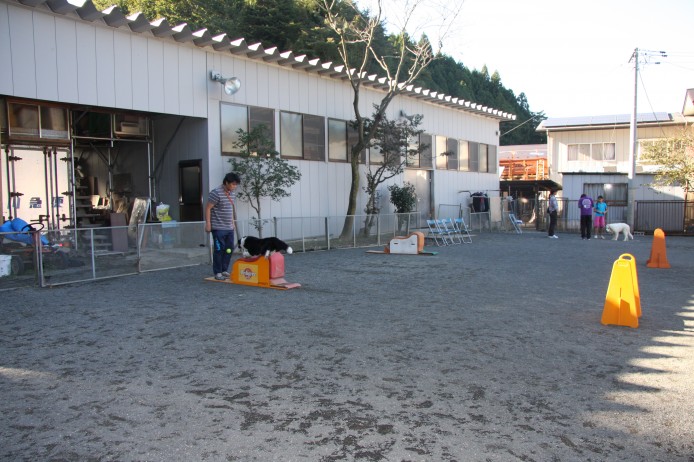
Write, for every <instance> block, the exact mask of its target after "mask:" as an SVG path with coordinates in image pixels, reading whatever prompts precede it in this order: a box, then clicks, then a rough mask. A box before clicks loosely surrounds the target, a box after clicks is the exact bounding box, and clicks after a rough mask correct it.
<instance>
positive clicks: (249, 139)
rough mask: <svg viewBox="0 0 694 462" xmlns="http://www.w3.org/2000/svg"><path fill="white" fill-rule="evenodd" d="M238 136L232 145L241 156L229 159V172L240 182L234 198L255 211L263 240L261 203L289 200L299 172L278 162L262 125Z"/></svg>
mask: <svg viewBox="0 0 694 462" xmlns="http://www.w3.org/2000/svg"><path fill="white" fill-rule="evenodd" d="M237 133H238V136H239V139H238V141H237V142H236V143H234V145H235V147H237V148H239V149H240V151H241V154H240V156H239V157H234V158H232V159H229V162H230V163H231V169H232V171H234V172H236V173H238V174H239V175H240V176H241V179H242V181H241V186H240V187H239V189H238V192H237V197H238V198H239V199H240V200H242V201H246V202H248V203H249V204H250V205H251V207H252V208H253V210H255V213H256V214H257V217H256V218H257V220H258V232H259V233H260V236H261V237H262V235H263V231H262V220H261V219H262V214H261V210H260V204H261V199H263V198H269V199H271V200H273V201H278V200H280V199H281V198H283V197H289V192H288V191H287V190H288V189H289V188H291V187H292V186H293V185H294V184H295V183H296V182H297V181H299V179H301V172H299V169H298V168H297V167H295V166H293V165H289V162H287V161H286V160H284V159H282V158H280V155H279V152H277V151H276V150H275V149H274V147H273V143H272V140H271V139H270V137H269V135H268V130H267V128H266V127H265V125H259V126H257V127H255V128H253V129H252V130H251V131H250V132H246V131H244V130H242V129H239V130H238V131H237Z"/></svg>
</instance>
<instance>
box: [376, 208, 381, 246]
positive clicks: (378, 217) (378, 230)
mask: <svg viewBox="0 0 694 462" xmlns="http://www.w3.org/2000/svg"><path fill="white" fill-rule="evenodd" d="M376 235H377V236H378V237H377V238H376V243H377V244H378V245H381V214H380V213H379V214H377V215H376Z"/></svg>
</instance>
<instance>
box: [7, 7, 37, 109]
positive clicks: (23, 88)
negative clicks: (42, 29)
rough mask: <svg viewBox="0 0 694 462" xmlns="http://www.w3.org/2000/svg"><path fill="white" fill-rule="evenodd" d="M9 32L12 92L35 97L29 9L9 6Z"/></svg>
mask: <svg viewBox="0 0 694 462" xmlns="http://www.w3.org/2000/svg"><path fill="white" fill-rule="evenodd" d="M8 19H9V28H8V30H9V31H10V33H11V37H10V43H11V45H10V46H11V48H10V50H11V53H12V58H11V59H10V61H9V62H10V63H11V68H12V92H11V94H12V95H14V96H19V97H22V98H36V61H35V58H34V53H35V51H34V49H35V44H34V24H33V23H34V21H33V15H32V12H31V11H28V10H25V9H22V8H14V7H10V8H9V18H8Z"/></svg>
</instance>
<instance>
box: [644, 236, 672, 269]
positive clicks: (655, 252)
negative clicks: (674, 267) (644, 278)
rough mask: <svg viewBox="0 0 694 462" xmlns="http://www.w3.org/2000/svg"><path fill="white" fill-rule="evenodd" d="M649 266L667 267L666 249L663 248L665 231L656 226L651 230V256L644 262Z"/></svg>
mask: <svg viewBox="0 0 694 462" xmlns="http://www.w3.org/2000/svg"><path fill="white" fill-rule="evenodd" d="M646 266H648V267H649V268H669V267H670V263H669V262H668V261H667V251H666V250H665V232H663V230H662V229H660V228H657V229H656V230H655V231H654V232H653V245H652V246H651V258H649V259H648V261H647V262H646Z"/></svg>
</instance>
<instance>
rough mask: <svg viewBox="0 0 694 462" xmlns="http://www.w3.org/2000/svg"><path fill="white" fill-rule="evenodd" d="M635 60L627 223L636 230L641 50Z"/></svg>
mask: <svg viewBox="0 0 694 462" xmlns="http://www.w3.org/2000/svg"><path fill="white" fill-rule="evenodd" d="M631 58H632V59H633V60H634V107H632V109H631V123H630V124H629V166H628V167H629V170H628V171H627V223H628V224H629V226H631V229H635V228H634V225H635V223H634V202H635V200H636V198H635V197H634V196H636V180H635V179H634V175H635V173H636V150H637V149H638V144H637V142H636V140H637V120H636V117H637V107H638V104H637V102H638V99H637V94H638V88H639V49H638V48H635V49H634V54H633V55H631Z"/></svg>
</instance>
